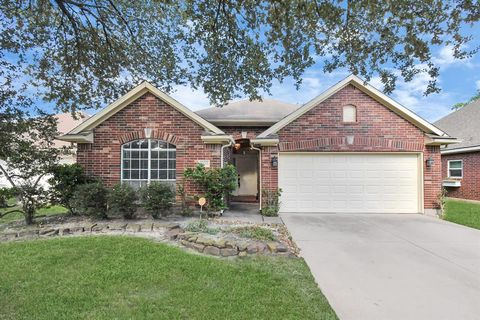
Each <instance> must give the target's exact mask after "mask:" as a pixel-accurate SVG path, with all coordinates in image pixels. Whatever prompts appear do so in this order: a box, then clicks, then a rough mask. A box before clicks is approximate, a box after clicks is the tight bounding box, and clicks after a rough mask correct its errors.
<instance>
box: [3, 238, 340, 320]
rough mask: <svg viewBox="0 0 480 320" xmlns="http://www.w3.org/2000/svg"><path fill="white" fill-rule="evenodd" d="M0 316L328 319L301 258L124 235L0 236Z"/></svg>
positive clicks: (328, 311)
mask: <svg viewBox="0 0 480 320" xmlns="http://www.w3.org/2000/svg"><path fill="white" fill-rule="evenodd" d="M0 284H1V285H0V319H67V318H68V319H113V318H116V319H145V318H146V319H324V320H325V319H337V317H336V316H335V313H334V311H333V310H332V309H331V308H330V306H329V304H328V302H327V300H326V299H325V297H324V296H323V295H322V294H321V292H320V290H319V289H318V287H317V286H316V284H315V283H314V280H313V277H312V275H311V273H310V271H309V270H308V267H307V266H306V264H305V262H304V261H303V260H301V259H292V258H283V257H277V258H274V257H258V258H247V259H235V260H222V259H216V258H211V257H205V256H200V255H194V254H190V253H187V252H184V251H182V250H181V249H178V248H175V247H171V246H168V245H165V244H161V243H155V242H153V241H150V240H147V239H141V238H130V237H107V236H103V237H78V238H57V239H50V240H36V241H27V242H14V243H4V244H0Z"/></svg>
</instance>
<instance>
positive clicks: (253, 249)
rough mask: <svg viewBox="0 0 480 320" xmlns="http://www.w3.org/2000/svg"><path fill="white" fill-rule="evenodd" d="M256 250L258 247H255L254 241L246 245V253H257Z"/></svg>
mask: <svg viewBox="0 0 480 320" xmlns="http://www.w3.org/2000/svg"><path fill="white" fill-rule="evenodd" d="M257 251H258V249H257V246H256V245H255V243H252V244H249V245H248V246H247V253H249V254H254V253H257Z"/></svg>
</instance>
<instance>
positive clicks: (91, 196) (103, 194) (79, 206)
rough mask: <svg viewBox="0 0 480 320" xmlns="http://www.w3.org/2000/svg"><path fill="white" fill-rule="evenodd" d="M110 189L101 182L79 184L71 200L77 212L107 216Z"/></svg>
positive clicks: (100, 216) (93, 215)
mask: <svg viewBox="0 0 480 320" xmlns="http://www.w3.org/2000/svg"><path fill="white" fill-rule="evenodd" d="M107 193H108V190H107V189H106V188H105V187H104V186H103V184H102V183H101V182H94V183H86V184H81V185H78V186H77V188H76V190H75V192H74V193H73V195H72V199H71V201H70V202H69V205H70V207H71V208H72V209H73V211H74V212H75V213H78V214H84V215H87V216H91V217H96V218H102V219H104V218H107Z"/></svg>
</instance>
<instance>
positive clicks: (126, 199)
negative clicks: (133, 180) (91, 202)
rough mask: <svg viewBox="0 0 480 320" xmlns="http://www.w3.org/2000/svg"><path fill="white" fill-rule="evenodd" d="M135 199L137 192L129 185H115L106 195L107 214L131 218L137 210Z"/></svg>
mask: <svg viewBox="0 0 480 320" xmlns="http://www.w3.org/2000/svg"><path fill="white" fill-rule="evenodd" d="M137 200H138V197H137V193H136V192H135V189H133V188H132V187H131V186H130V185H128V184H117V185H115V186H114V187H113V188H112V190H110V192H109V193H108V197H107V205H108V211H107V212H108V215H109V216H122V217H124V218H125V219H133V218H134V216H135V212H136V211H137Z"/></svg>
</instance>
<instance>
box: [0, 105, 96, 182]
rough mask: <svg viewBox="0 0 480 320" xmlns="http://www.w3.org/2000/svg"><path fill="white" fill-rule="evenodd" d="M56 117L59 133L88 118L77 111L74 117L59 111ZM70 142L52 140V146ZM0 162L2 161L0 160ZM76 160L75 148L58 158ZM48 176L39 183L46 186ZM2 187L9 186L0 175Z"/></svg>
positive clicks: (67, 130) (65, 161) (62, 145)
mask: <svg viewBox="0 0 480 320" xmlns="http://www.w3.org/2000/svg"><path fill="white" fill-rule="evenodd" d="M54 117H55V118H56V119H57V131H58V132H59V133H60V134H65V133H67V132H69V131H70V130H72V129H73V128H75V127H76V126H78V125H79V124H81V123H82V122H83V121H84V120H85V119H88V115H87V114H86V113H84V112H77V118H78V119H74V118H73V117H72V114H71V113H60V114H56V115H55V116H54ZM70 145H71V143H70V142H66V141H61V140H54V146H55V147H56V148H63V147H70ZM0 161H1V162H2V164H4V162H3V161H2V160H0ZM75 162H76V150H75V149H73V150H72V154H70V155H66V156H63V157H62V158H61V160H60V163H75ZM47 179H48V177H45V178H43V179H42V181H41V183H42V184H43V185H44V186H46V187H48V183H47ZM2 187H11V185H10V183H9V182H8V181H7V179H6V178H5V177H4V176H3V175H0V188H2Z"/></svg>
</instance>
